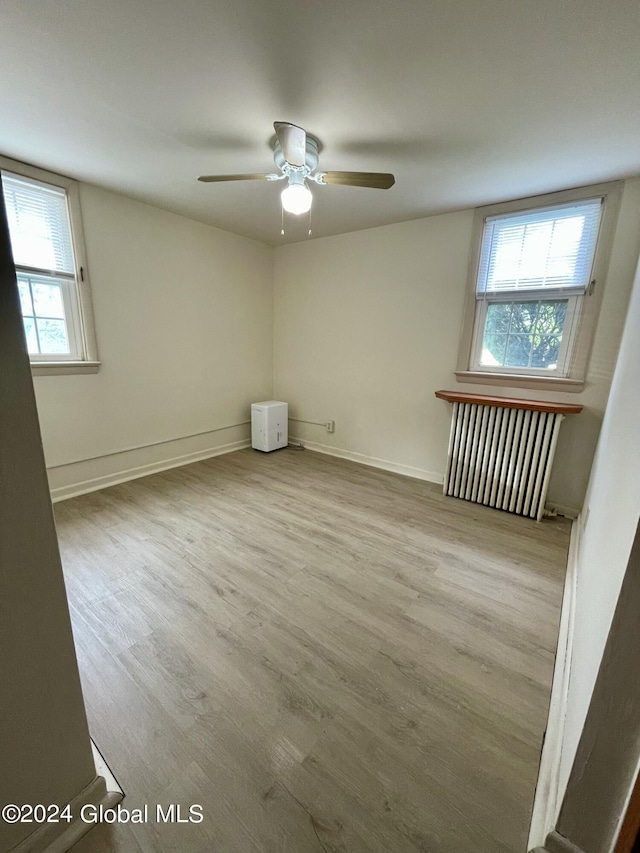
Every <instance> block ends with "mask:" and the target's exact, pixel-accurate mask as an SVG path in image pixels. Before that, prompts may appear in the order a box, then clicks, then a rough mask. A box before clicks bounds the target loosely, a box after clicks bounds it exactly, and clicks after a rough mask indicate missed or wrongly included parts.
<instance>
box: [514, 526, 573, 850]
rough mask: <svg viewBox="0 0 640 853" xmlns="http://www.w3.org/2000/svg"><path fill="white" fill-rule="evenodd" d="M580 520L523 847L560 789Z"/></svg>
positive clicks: (550, 822) (549, 816)
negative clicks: (531, 812)
mask: <svg viewBox="0 0 640 853" xmlns="http://www.w3.org/2000/svg"><path fill="white" fill-rule="evenodd" d="M581 531H582V524H581V519H580V516H578V518H577V519H576V520H575V521H574V522H573V523H572V524H571V540H570V542H569V554H568V557H567V573H566V576H565V582H564V593H563V596H562V608H561V611H560V630H559V632H558V647H557V651H556V660H555V666H554V669H553V681H552V686H551V700H550V703H549V717H548V720H547V728H546V732H545V737H544V744H543V747H542V755H541V758H540V769H539V772H538V782H537V785H536V793H535V799H534V801H533V814H532V816H531V828H530V830H529V844H528V847H527V849H531V848H532V847H536V846H540V847H541V846H542V845H543V844H544V843H545V838H547V837H548V835H549V833H551V832H552V831H553V830H554V829H555V826H556V822H557V819H558V815H559V812H560V806H561V805H562V798H563V797H564V791H560V762H561V758H562V745H563V740H564V727H565V720H566V714H567V699H568V694H569V676H570V673H571V659H572V655H573V634H574V623H575V606H576V582H577V566H578V554H579V550H580V536H581Z"/></svg>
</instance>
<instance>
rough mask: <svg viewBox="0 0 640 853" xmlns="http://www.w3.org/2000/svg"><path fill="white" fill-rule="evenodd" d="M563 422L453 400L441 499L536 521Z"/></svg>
mask: <svg viewBox="0 0 640 853" xmlns="http://www.w3.org/2000/svg"><path fill="white" fill-rule="evenodd" d="M576 408H577V407H576ZM563 418H564V416H563V415H562V414H559V413H557V412H542V411H530V410H528V409H520V408H506V407H503V406H493V405H482V404H478V403H460V402H454V404H453V417H452V420H451V434H450V437H449V452H448V460H447V473H446V476H445V480H444V493H445V495H451V496H453V497H456V498H463V499H464V500H467V501H474V502H475V503H479V504H484V505H485V506H491V507H496V508H497V509H503V510H506V511H507V512H513V513H516V514H518V515H526V516H529V517H530V518H536V519H537V520H538V521H539V520H540V519H541V518H542V512H543V509H544V502H545V497H546V494H547V486H548V484H549V476H550V474H551V465H552V463H553V456H554V453H555V449H556V442H557V440H558V432H559V430H560V424H561V422H562V420H563Z"/></svg>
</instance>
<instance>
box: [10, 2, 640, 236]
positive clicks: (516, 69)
mask: <svg viewBox="0 0 640 853" xmlns="http://www.w3.org/2000/svg"><path fill="white" fill-rule="evenodd" d="M0 33H1V34H2V47H1V52H0V68H1V73H0V152H1V153H4V154H5V155H7V156H10V157H15V158H18V159H22V160H25V161H27V162H31V163H34V164H36V165H39V166H43V167H45V168H49V169H53V170H55V171H59V172H62V173H64V174H68V175H71V176H73V177H77V178H80V179H82V180H85V181H89V182H92V183H95V184H98V185H101V186H104V187H108V188H110V189H113V190H117V191H119V192H122V193H125V194H127V195H130V196H133V197H135V198H140V199H142V200H144V201H148V202H151V203H153V204H157V205H159V206H161V207H166V208H168V209H170V210H174V211H177V212H179V213H184V214H186V215H188V216H191V217H193V218H195V219H199V220H202V221H204V222H209V223H211V224H213V225H217V226H219V227H220V228H225V229H227V230H230V231H235V232H237V233H239V234H244V235H247V236H250V237H255V238H257V239H259V240H263V241H265V242H267V243H271V244H276V245H277V244H278V243H280V242H282V241H284V242H288V241H292V240H298V239H302V238H304V239H306V227H307V225H306V218H305V217H303V219H304V222H301V221H300V220H297V219H295V218H294V217H290V218H289V219H288V220H287V235H286V237H285V238H282V237H281V236H280V204H279V197H278V196H279V192H280V190H281V189H282V185H280V184H272V183H267V182H266V181H265V182H243V183H234V184H215V185H212V184H208V185H207V184H202V183H198V182H197V181H196V177H197V176H198V175H200V174H203V173H204V174H215V173H227V172H232V173H235V172H263V171H264V172H269V171H272V169H273V160H272V155H271V150H270V147H269V145H270V140H271V139H272V137H273V127H272V124H273V121H274V120H282V121H291V122H293V123H295V124H299V125H302V126H303V127H305V128H306V129H307V130H308V131H309V132H310V133H312V134H313V135H315V136H316V137H317V138H318V139H319V140H320V142H321V144H322V146H323V148H322V152H321V157H320V167H321V168H322V169H323V170H325V171H328V170H332V169H337V170H362V171H385V172H387V171H390V172H393V173H394V174H395V176H396V185H395V187H393V188H392V189H391V190H388V191H382V190H370V189H359V188H351V187H338V186H332V187H319V186H315V185H314V186H313V187H312V191H313V193H314V206H313V220H312V224H313V233H314V236H324V235H328V234H338V233H343V232H347V231H353V230H357V229H361V228H368V227H371V226H375V225H382V224H386V223H390V222H400V221H404V220H407V219H415V218H417V217H421V216H425V215H428V214H430V213H434V212H440V211H444V210H453V209H459V208H464V207H472V206H476V205H478V204H484V203H489V202H492V201H499V200H504V199H509V198H517V197H522V196H526V195H533V194H536V193H541V192H545V191H549V190H554V189H561V188H564V187H570V186H578V185H582V184H586V183H591V182H596V181H600V180H604V179H609V178H618V177H625V176H629V175H634V174H639V173H640V3H638V1H637V0H615V2H606V0H396V2H393V3H392V2H388V0H387V2H383V0H324V2H319V1H318V2H313V0H2V2H1V3H0Z"/></svg>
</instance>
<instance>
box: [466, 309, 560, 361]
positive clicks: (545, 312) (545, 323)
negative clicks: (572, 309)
mask: <svg viewBox="0 0 640 853" xmlns="http://www.w3.org/2000/svg"><path fill="white" fill-rule="evenodd" d="M567 306H568V300H567V299H550V300H540V301H538V302H531V301H527V302H516V301H514V302H493V303H491V304H489V306H488V307H487V317H486V322H485V329H484V335H483V338H482V352H481V355H480V364H481V365H482V366H483V367H513V368H517V367H524V368H534V369H536V370H553V369H555V368H556V367H557V363H558V353H559V351H560V344H561V342H562V334H563V332H564V325H565V320H566V316H567Z"/></svg>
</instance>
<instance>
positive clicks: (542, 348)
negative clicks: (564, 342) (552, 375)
mask: <svg viewBox="0 0 640 853" xmlns="http://www.w3.org/2000/svg"><path fill="white" fill-rule="evenodd" d="M560 340H561V339H560V338H558V337H554V336H553V335H543V336H540V335H536V340H535V344H534V347H533V353H532V355H531V367H537V368H544V369H546V370H555V369H556V368H557V366H558V352H559V351H560Z"/></svg>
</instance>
